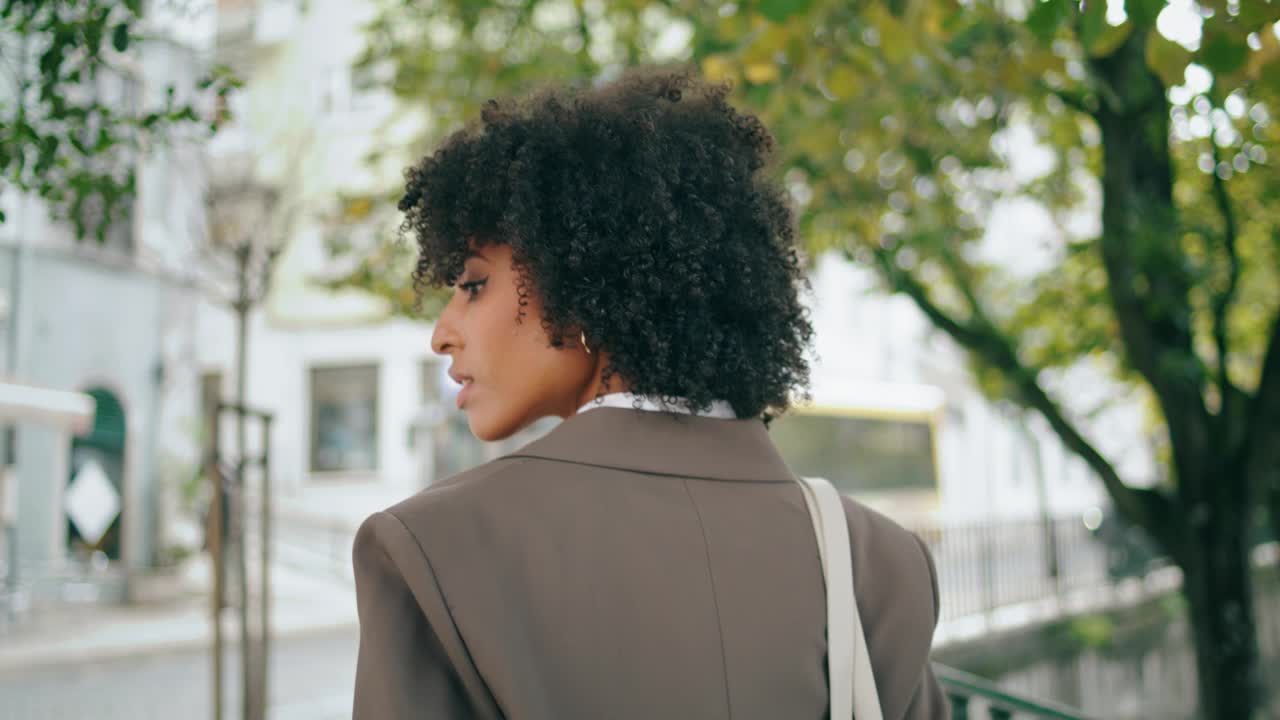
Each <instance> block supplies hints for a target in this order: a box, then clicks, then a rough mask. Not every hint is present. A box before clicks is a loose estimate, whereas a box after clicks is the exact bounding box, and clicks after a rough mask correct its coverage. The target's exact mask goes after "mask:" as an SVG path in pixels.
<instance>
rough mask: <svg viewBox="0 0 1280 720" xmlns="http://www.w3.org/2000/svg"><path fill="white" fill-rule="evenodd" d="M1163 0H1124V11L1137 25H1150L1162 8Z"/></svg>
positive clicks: (1154, 22) (1152, 24)
mask: <svg viewBox="0 0 1280 720" xmlns="http://www.w3.org/2000/svg"><path fill="white" fill-rule="evenodd" d="M1164 6H1165V0H1125V3H1124V11H1125V14H1126V15H1128V16H1129V20H1131V21H1132V22H1133V23H1134V24H1135V25H1137V26H1138V27H1144V28H1145V27H1152V26H1154V25H1155V24H1156V17H1158V16H1159V15H1160V11H1161V10H1164Z"/></svg>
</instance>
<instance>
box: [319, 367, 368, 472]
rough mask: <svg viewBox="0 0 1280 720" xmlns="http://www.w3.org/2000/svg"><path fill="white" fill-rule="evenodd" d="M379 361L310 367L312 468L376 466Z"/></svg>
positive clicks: (342, 469)
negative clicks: (352, 364) (341, 365)
mask: <svg viewBox="0 0 1280 720" xmlns="http://www.w3.org/2000/svg"><path fill="white" fill-rule="evenodd" d="M377 459H378V366H377V365H360V366H353V367H332V368H312V369H311V471H312V472H360V471H371V470H376V469H377Z"/></svg>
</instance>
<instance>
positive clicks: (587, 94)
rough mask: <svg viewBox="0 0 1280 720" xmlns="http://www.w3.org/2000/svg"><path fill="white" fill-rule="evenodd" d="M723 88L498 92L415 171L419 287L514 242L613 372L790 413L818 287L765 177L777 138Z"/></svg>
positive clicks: (545, 297)
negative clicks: (478, 252)
mask: <svg viewBox="0 0 1280 720" xmlns="http://www.w3.org/2000/svg"><path fill="white" fill-rule="evenodd" d="M729 92H730V88H729V87H728V86H727V85H714V84H708V83H706V82H704V81H702V80H700V79H699V78H697V77H696V76H695V75H694V74H693V73H691V72H688V71H671V70H654V69H650V70H642V71H633V72H631V73H628V74H626V75H624V76H622V77H621V78H620V79H618V80H616V81H614V82H612V83H609V84H606V85H603V86H600V87H596V88H593V89H585V90H577V91H575V90H569V89H551V90H547V91H544V92H541V93H539V94H535V95H532V96H530V97H527V98H523V99H515V100H504V101H496V100H491V101H489V102H488V103H487V104H486V105H485V107H484V109H483V111H482V112H481V115H480V118H479V119H478V120H477V121H475V122H473V123H472V124H470V125H469V126H467V127H465V128H463V129H462V130H459V131H457V132H455V133H454V134H453V135H451V136H450V137H449V138H448V139H447V140H445V141H444V143H443V144H442V145H441V146H440V147H439V148H438V149H437V150H436V151H435V152H434V153H433V154H431V155H430V156H428V157H426V158H424V159H423V160H421V161H420V162H419V163H418V164H417V165H416V166H414V167H411V168H410V169H409V170H407V171H406V173H405V175H406V188H405V195H404V197H403V198H402V199H401V200H400V204H399V207H400V210H401V211H403V212H404V213H405V220H404V224H403V226H402V228H401V232H402V234H411V235H413V236H414V239H415V240H416V242H417V245H418V250H419V256H418V262H417V267H416V269H415V271H414V281H415V285H416V287H417V288H418V290H419V292H421V291H423V290H425V289H426V288H427V287H440V286H449V285H453V283H454V282H455V280H456V279H457V277H458V276H459V275H460V274H461V272H462V267H463V262H464V260H465V258H466V255H467V251H468V248H469V246H470V244H471V243H476V244H481V245H485V244H493V243H506V244H509V245H510V246H511V250H512V256H513V259H514V260H513V262H514V264H515V267H516V269H517V272H518V274H519V278H520V280H519V288H520V292H521V295H522V296H523V297H528V294H529V293H537V296H538V297H539V298H540V299H541V300H542V303H543V308H544V317H543V318H541V322H542V326H543V328H544V329H545V330H546V332H547V335H548V338H549V339H550V342H551V344H552V345H553V346H555V347H563V346H564V340H565V338H566V337H568V338H573V339H576V338H577V337H578V334H579V332H582V333H584V334H585V336H586V339H587V343H588V345H589V346H590V347H592V348H598V349H602V350H605V351H607V352H608V355H609V358H610V362H609V366H608V367H607V368H606V369H605V371H604V373H605V379H606V381H607V380H608V379H610V378H614V377H618V378H622V379H623V380H624V381H625V382H626V384H627V385H628V386H629V389H630V391H631V392H633V393H636V394H638V395H644V396H650V397H653V398H657V399H658V400H659V401H661V402H663V403H667V404H668V405H670V404H674V403H675V402H676V399H677V398H681V399H683V400H684V401H687V403H688V404H689V406H690V407H691V408H692V409H694V410H705V409H706V408H708V407H709V406H710V404H711V402H712V401H713V400H727V401H728V402H729V403H730V404H731V405H732V407H733V409H734V412H735V413H736V414H737V416H738V417H740V418H747V417H764V418H765V419H766V420H767V419H768V418H769V417H770V416H772V415H774V414H777V413H780V412H783V411H785V410H786V409H787V408H788V407H789V406H790V404H791V401H792V399H793V392H798V393H799V394H800V395H801V396H803V395H804V394H807V386H808V381H809V366H808V361H807V358H806V352H807V350H808V348H809V344H810V341H811V339H812V335H813V328H812V325H811V324H810V321H809V317H808V313H807V311H806V309H805V307H804V306H803V305H802V303H801V301H800V297H799V295H800V292H801V290H802V289H806V288H807V287H808V286H807V280H806V278H805V275H804V269H803V263H802V260H801V258H800V255H799V253H798V251H797V249H796V247H795V224H794V217H793V214H792V211H791V208H790V205H789V204H788V202H787V199H786V196H785V195H784V193H783V191H782V189H781V188H780V187H778V186H777V185H776V184H775V183H774V182H772V181H771V180H770V179H769V178H768V177H767V175H766V173H765V168H766V165H767V163H768V161H769V158H770V155H771V154H772V152H773V146H774V142H773V137H772V136H771V135H770V134H769V132H768V130H766V129H765V127H764V125H763V124H761V122H760V120H759V119H757V118H756V117H755V116H753V115H750V114H747V113H744V112H741V111H739V110H736V109H735V108H734V107H732V106H731V105H730V104H729V102H728V95H729ZM519 313H520V316H521V317H523V315H524V308H523V306H522V307H521V309H520V310H519Z"/></svg>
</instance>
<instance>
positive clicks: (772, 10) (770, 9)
mask: <svg viewBox="0 0 1280 720" xmlns="http://www.w3.org/2000/svg"><path fill="white" fill-rule="evenodd" d="M812 6H813V0H760V4H759V5H757V6H756V10H758V11H759V12H760V14H761V15H763V16H765V17H766V18H769V19H770V20H772V21H773V22H776V23H784V22H786V21H787V19H788V18H790V17H791V16H792V15H801V14H803V13H806V12H808V11H809V8H810V7H812Z"/></svg>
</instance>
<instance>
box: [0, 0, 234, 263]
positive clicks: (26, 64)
mask: <svg viewBox="0 0 1280 720" xmlns="http://www.w3.org/2000/svg"><path fill="white" fill-rule="evenodd" d="M142 14H143V0H5V1H4V4H3V7H0V189H3V188H4V187H5V186H12V187H14V188H17V189H18V190H19V191H21V192H32V193H35V195H36V196H38V197H39V198H41V199H42V200H44V201H45V203H46V205H47V207H48V208H49V211H50V213H51V215H52V217H53V218H54V219H57V220H65V221H69V222H70V223H71V224H72V227H73V228H74V230H75V233H76V237H77V238H80V239H83V238H87V237H91V236H92V237H94V238H96V239H97V241H98V242H105V240H106V236H107V232H108V230H109V229H110V228H111V227H112V225H113V224H115V223H116V222H118V221H120V220H122V219H124V217H125V212H126V210H127V208H128V207H129V201H130V200H131V199H132V197H133V194H134V191H135V188H136V177H135V175H136V173H135V162H136V159H137V156H138V152H139V151H140V150H141V149H142V148H144V147H145V146H146V145H147V144H148V143H152V142H157V141H162V140H163V139H165V137H166V136H167V135H169V134H170V133H172V132H174V131H177V130H180V129H190V128H197V127H198V126H200V125H202V123H201V120H200V114H199V113H198V112H197V109H196V107H195V106H194V105H193V104H191V103H188V102H184V101H182V100H180V99H179V98H178V97H177V93H176V89H175V88H173V87H169V88H167V92H166V94H165V100H164V102H163V103H161V104H160V105H159V106H149V107H147V106H143V105H142V104H141V103H138V102H136V99H135V98H133V95H134V94H135V93H137V92H138V90H139V84H138V75H139V72H140V71H139V69H138V66H137V61H136V58H135V57H134V55H135V54H136V51H137V48H138V46H139V45H140V44H141V43H143V42H145V41H146V40H147V37H146V36H145V33H144V29H145V28H144V24H143V22H142ZM234 86H235V81H234V79H233V78H231V76H230V75H229V74H227V73H226V72H225V71H223V70H220V69H215V70H214V71H213V72H211V73H210V74H209V76H208V77H206V78H204V79H203V80H201V81H200V82H199V87H200V88H202V89H204V90H209V91H211V92H212V93H213V94H214V95H215V96H217V97H219V98H222V97H224V96H225V95H226V94H227V93H228V92H230V91H231V90H232V89H233V88H234ZM4 220H5V217H4V213H3V211H0V222H4Z"/></svg>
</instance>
